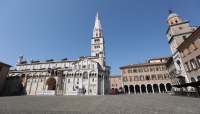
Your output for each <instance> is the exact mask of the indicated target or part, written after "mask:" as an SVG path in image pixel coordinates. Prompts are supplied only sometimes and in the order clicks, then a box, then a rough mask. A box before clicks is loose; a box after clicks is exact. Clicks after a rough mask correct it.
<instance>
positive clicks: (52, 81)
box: [46, 78, 56, 90]
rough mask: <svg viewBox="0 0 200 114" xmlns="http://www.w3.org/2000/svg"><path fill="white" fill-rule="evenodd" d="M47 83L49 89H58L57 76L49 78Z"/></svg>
mask: <svg viewBox="0 0 200 114" xmlns="http://www.w3.org/2000/svg"><path fill="white" fill-rule="evenodd" d="M46 85H48V88H47V90H56V79H55V78H49V79H48V80H47V83H46Z"/></svg>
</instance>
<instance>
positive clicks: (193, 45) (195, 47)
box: [192, 42, 197, 50]
mask: <svg viewBox="0 0 200 114" xmlns="http://www.w3.org/2000/svg"><path fill="white" fill-rule="evenodd" d="M192 47H193V49H194V50H195V49H197V45H196V44H195V42H193V43H192Z"/></svg>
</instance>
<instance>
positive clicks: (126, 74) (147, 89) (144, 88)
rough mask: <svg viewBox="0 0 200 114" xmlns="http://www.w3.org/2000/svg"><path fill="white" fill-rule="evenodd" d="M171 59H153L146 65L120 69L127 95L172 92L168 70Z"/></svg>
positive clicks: (128, 66)
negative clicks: (167, 64) (167, 63)
mask: <svg viewBox="0 0 200 114" xmlns="http://www.w3.org/2000/svg"><path fill="white" fill-rule="evenodd" d="M168 59H169V57H160V58H153V59H150V60H149V61H146V62H145V63H137V64H130V65H126V66H123V67H120V71H121V77H122V79H123V80H122V81H123V82H122V87H123V90H124V91H123V92H124V93H125V94H142V93H167V92H171V88H172V86H171V80H170V77H169V74H168V70H167V68H166V65H165V64H166V62H167V60H168Z"/></svg>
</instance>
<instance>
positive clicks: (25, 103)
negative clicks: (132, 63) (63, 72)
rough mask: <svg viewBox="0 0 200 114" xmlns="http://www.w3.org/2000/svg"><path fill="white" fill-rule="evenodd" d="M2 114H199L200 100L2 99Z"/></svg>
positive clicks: (129, 97)
mask: <svg viewBox="0 0 200 114" xmlns="http://www.w3.org/2000/svg"><path fill="white" fill-rule="evenodd" d="M0 102H1V105H0V114H33V113H34V114H55V113H56V114H61V113H63V114H199V113H200V110H199V109H200V103H199V102H200V99H199V98H191V97H180V96H172V95H170V94H129V95H128V94H121V95H105V96H10V97H0Z"/></svg>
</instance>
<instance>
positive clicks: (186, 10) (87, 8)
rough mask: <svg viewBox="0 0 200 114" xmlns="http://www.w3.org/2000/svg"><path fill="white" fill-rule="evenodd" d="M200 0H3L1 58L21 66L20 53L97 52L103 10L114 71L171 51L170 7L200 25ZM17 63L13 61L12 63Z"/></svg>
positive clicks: (55, 56)
mask: <svg viewBox="0 0 200 114" xmlns="http://www.w3.org/2000/svg"><path fill="white" fill-rule="evenodd" d="M199 4H200V1H199V0H191V1H190V0H187V1H186V0H182V1H181V0H176V1H175V0H165V1H164V0H151V1H149V0H123V1H122V0H12V1H9V0H0V49H1V51H0V61H3V62H5V63H8V64H10V65H12V66H15V63H16V62H17V60H18V57H19V55H20V54H23V55H24V59H26V61H27V62H30V59H31V58H32V59H33V60H40V61H41V62H44V61H45V60H47V59H54V60H55V61H59V60H60V59H62V58H68V59H69V60H76V59H78V57H79V56H88V55H91V53H90V52H91V45H90V43H91V41H90V40H91V37H92V31H93V28H94V22H95V15H96V12H97V11H98V12H99V15H100V19H101V26H102V28H103V34H104V38H105V49H106V52H105V53H106V61H107V65H109V66H111V75H117V74H120V70H119V67H120V66H125V65H128V64H131V63H138V62H145V60H149V59H151V58H154V57H163V56H170V55H171V51H170V47H169V45H168V43H167V42H168V41H167V37H166V34H165V33H166V30H167V27H168V26H167V17H168V15H169V13H168V9H169V7H172V10H173V12H175V13H177V14H179V15H180V16H181V18H182V20H189V21H190V25H191V26H199V25H200V23H199V20H200V15H199V11H200V7H199ZM11 69H13V67H12V68H11Z"/></svg>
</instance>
